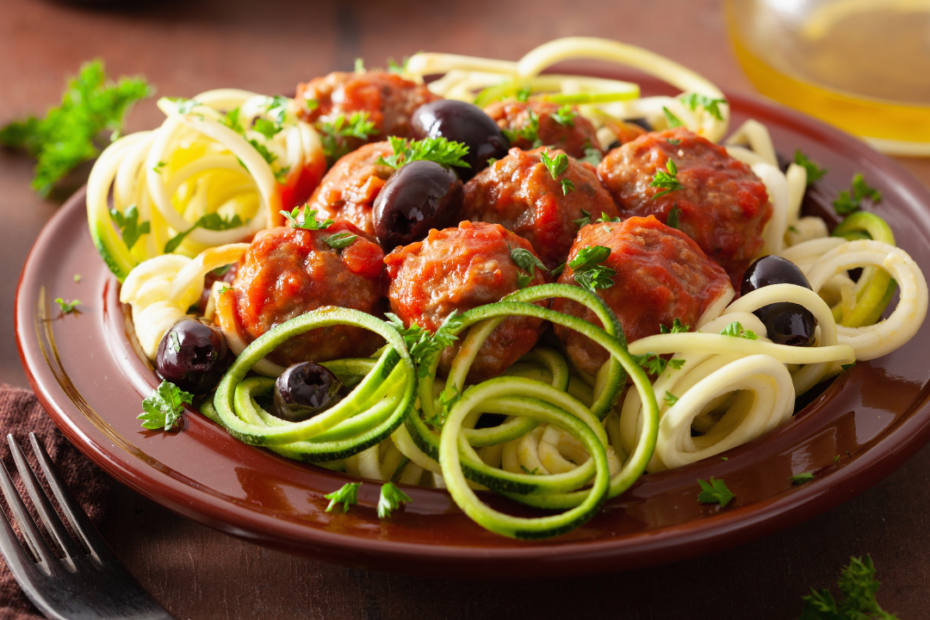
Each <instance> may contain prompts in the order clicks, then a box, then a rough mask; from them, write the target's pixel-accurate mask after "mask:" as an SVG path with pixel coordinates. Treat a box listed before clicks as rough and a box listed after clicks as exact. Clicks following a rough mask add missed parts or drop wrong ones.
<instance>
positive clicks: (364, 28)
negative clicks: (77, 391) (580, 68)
mask: <svg viewBox="0 0 930 620" xmlns="http://www.w3.org/2000/svg"><path fill="white" fill-rule="evenodd" d="M0 15H2V17H0V124H5V123H6V122H8V121H10V120H13V119H14V118H19V117H21V116H23V115H26V114H27V113H30V112H41V111H43V110H44V109H45V108H46V107H47V106H49V105H51V104H54V103H57V101H58V100H59V97H60V94H61V90H62V87H63V85H64V82H65V79H66V77H67V76H68V75H73V74H74V73H75V72H76V71H77V69H78V67H79V65H80V63H81V62H82V61H84V60H88V59H91V58H95V57H99V58H102V59H103V60H104V61H105V62H106V65H107V69H108V71H109V73H110V74H111V75H126V74H130V75H131V74H142V75H145V76H146V77H147V78H148V79H149V81H150V82H151V83H153V84H155V85H156V86H157V87H158V90H159V93H160V94H163V95H175V96H185V97H189V96H193V95H195V94H196V93H198V92H201V91H204V90H207V89H211V88H218V87H238V88H245V89H249V90H253V91H257V92H266V93H287V92H292V91H293V90H294V87H295V85H296V83H297V82H298V81H306V80H308V79H309V78H311V77H314V76H317V75H322V74H325V73H327V72H329V71H331V70H335V69H342V70H351V67H352V65H353V61H354V59H355V58H356V57H363V58H365V59H366V60H367V61H368V62H369V64H370V65H374V64H383V63H384V62H385V59H386V58H387V57H388V56H392V57H394V58H398V59H399V58H402V57H404V56H405V55H409V54H411V53H414V52H417V51H419V50H431V51H443V52H454V53H462V54H475V55H481V56H486V57H492V58H505V59H517V58H518V57H520V56H521V55H522V54H523V53H525V52H526V51H528V50H529V49H531V48H532V47H534V46H536V45H538V44H540V43H543V42H545V41H547V40H549V39H553V38H556V37H561V36H569V35H590V36H601V37H608V38H615V39H618V40H621V41H625V42H628V43H632V44H636V45H641V46H644V47H646V48H649V49H652V50H655V51H657V52H659V53H662V54H664V55H666V56H669V57H670V58H673V59H674V60H677V61H679V62H681V63H684V64H686V65H687V66H689V67H691V68H693V69H695V70H697V71H699V72H700V73H702V74H704V75H705V76H707V77H708V78H710V79H711V80H713V81H714V82H716V83H717V84H718V85H719V86H721V87H723V88H724V89H728V90H731V91H751V90H752V87H751V85H750V84H749V82H748V81H747V80H746V78H745V77H744V76H743V74H742V73H741V71H740V69H739V66H738V65H737V64H736V61H735V59H734V57H733V55H732V52H731V50H730V48H729V45H728V42H727V36H726V31H725V25H724V16H723V7H722V3H721V2H719V1H717V0H689V1H687V2H684V1H680V0H650V1H649V2H643V1H642V0H574V1H572V2H566V1H565V0H560V1H556V0H533V1H532V2H531V1H529V0H521V1H513V2H502V1H501V0H445V1H444V2H429V1H425V0H387V1H385V0H377V1H376V0H303V1H295V2H286V1H285V0H264V1H263V2H249V1H246V0H150V1H149V2H138V1H129V0H127V1H125V2H119V1H118V0H113V1H111V2H110V3H109V4H107V5H104V6H98V7H97V8H88V7H86V6H85V7H81V6H78V5H73V4H55V3H50V2H44V1H40V0H4V2H3V8H2V12H0ZM160 117H161V114H160V113H159V112H158V110H157V109H156V107H155V104H154V102H153V101H151V100H150V101H146V102H144V103H142V104H140V105H139V106H138V107H137V108H136V109H135V110H134V111H133V112H132V114H131V116H130V117H129V122H128V127H127V130H129V131H135V130H139V129H143V128H149V127H153V126H155V125H156V124H157V123H159V122H160V120H159V119H160ZM900 161H901V163H902V164H903V165H905V166H906V167H908V168H909V169H910V170H911V171H912V172H913V173H914V174H916V175H917V176H918V177H919V178H920V179H921V180H922V181H923V182H925V183H926V184H928V185H930V161H926V160H906V159H901V160H900ZM31 173H32V162H31V161H30V160H28V159H27V158H25V157H22V156H19V155H16V154H13V153H10V152H9V151H4V150H2V149H0V216H2V221H3V225H2V226H0V317H2V321H3V322H2V327H0V382H3V383H9V384H14V385H20V386H26V387H28V384H27V382H26V377H25V374H24V372H23V370H22V368H21V366H20V362H19V357H18V355H17V351H16V343H15V337H14V333H13V299H14V295H15V287H16V282H17V280H18V278H19V273H20V270H21V269H22V265H23V262H24V261H25V259H26V255H27V253H28V252H29V248H30V247H31V245H32V243H33V241H34V239H35V238H36V236H37V235H38V233H39V231H40V230H41V228H42V226H43V225H44V224H45V223H46V222H47V221H48V219H49V218H50V217H51V216H52V215H53V214H54V213H55V211H56V208H57V206H58V205H59V204H60V203H61V201H62V200H63V199H64V198H65V197H66V196H67V194H68V192H69V188H68V187H64V188H62V189H61V190H60V191H57V192H56V193H55V194H54V195H53V196H52V197H51V198H49V199H41V198H40V197H38V196H37V195H36V194H35V193H33V191H32V190H31V189H30V187H29V181H30V179H31ZM85 173H86V171H85ZM73 181H74V183H79V182H80V176H76V177H75V178H74V179H73ZM71 186H72V187H74V184H73V183H72V185H71ZM193 458H196V456H195V455H194V456H193ZM107 511H108V513H107V514H108V516H107V519H106V521H105V523H104V526H103V533H104V536H105V538H106V539H107V541H108V542H109V543H110V545H111V546H112V547H113V549H114V551H115V552H116V554H117V555H118V556H119V558H120V559H121V560H122V561H123V562H124V563H125V564H126V566H127V567H128V568H129V570H130V572H132V574H133V575H134V576H135V577H136V578H137V579H138V580H139V581H140V582H141V583H142V585H143V586H144V587H145V588H146V589H147V590H148V591H149V592H151V593H152V594H153V595H154V596H155V598H156V599H158V601H160V602H161V603H162V604H163V605H164V606H165V607H166V608H167V609H168V610H169V611H171V613H172V614H174V615H175V616H176V617H177V618H185V619H186V618H195V619H198V620H212V619H219V618H223V619H232V618H262V619H277V618H282V619H283V618H288V619H290V618H298V617H299V618H333V619H343V618H368V619H381V618H469V619H473V618H485V617H487V618H491V617H496V618H525V617H538V618H550V617H551V618H589V617H595V615H597V616H598V617H610V618H614V617H616V618H621V617H622V618H628V619H630V620H633V619H637V618H665V619H668V620H673V619H677V618H709V617H713V618H757V619H768V618H772V619H775V618H779V619H780V618H795V617H797V615H798V613H799V611H800V607H801V596H802V595H804V594H805V593H806V592H807V591H808V588H809V586H811V585H816V586H818V587H821V586H832V585H834V584H835V581H836V578H837V576H838V574H839V570H840V568H841V567H842V566H843V565H845V564H846V563H847V562H848V560H849V557H850V556H851V555H862V554H866V553H869V554H871V555H872V557H873V559H874V561H875V564H876V566H877V567H878V578H879V580H881V581H882V587H881V590H880V591H879V600H880V602H881V604H882V605H883V606H884V608H885V609H887V610H891V611H894V612H896V613H898V614H899V616H900V617H901V618H923V617H927V616H924V614H927V613H930V612H928V610H930V587H928V583H930V554H928V553H927V551H926V550H927V549H928V548H930V521H928V517H927V515H928V514H930V447H928V448H925V449H924V450H923V451H921V452H920V453H918V455H917V456H915V457H914V458H913V459H912V460H911V461H910V462H909V463H907V465H905V466H904V467H902V468H901V469H900V470H898V471H897V472H896V473H895V474H893V475H891V476H890V477H889V478H887V479H886V480H885V481H883V482H881V483H880V484H878V485H877V486H876V487H874V488H873V489H871V490H870V491H868V492H866V493H864V494H863V495H861V496H859V497H857V498H855V499H853V500H851V501H849V502H847V503H846V504H844V505H842V506H840V507H838V508H836V509H834V510H832V511H830V512H828V513H826V514H824V515H822V516H820V517H818V518H816V519H813V520H812V521H809V522H807V523H805V524H803V525H800V526H797V527H795V528H792V529H789V530H786V531H783V532H781V533H779V534H776V535H774V536H770V537H768V538H765V539H763V540H760V541H757V542H754V543H751V544H748V545H744V546H742V547H739V548H736V549H732V550H728V551H721V552H720V553H717V554H715V555H711V556H708V557H704V558H700V559H696V560H691V561H687V562H683V563H679V564H675V565H671V566H663V567H657V568H652V569H648V570H640V571H636V572H632V573H617V574H613V575H603V576H599V577H585V578H576V579H560V580H551V581H535V582H525V581H524V582H521V581H514V582H486V581H485V582H481V581H473V582H462V581H454V580H448V579H445V580H444V579H442V578H441V575H437V576H436V578H435V579H424V578H414V577H407V576H399V575H391V574H381V573H370V572H365V571H362V570H356V569H351V568H343V567H339V566H332V565H328V564H323V563H319V562H314V561H311V560H306V559H302V558H297V557H293V556H290V555H287V554H284V553H280V552H277V551H270V550H267V549H263V548H260V547H257V546H254V545H252V544H249V543H246V542H242V541H240V540H238V539H236V538H232V537H230V536H227V535H225V534H220V533H218V532H215V531H213V530H211V529H209V528H206V527H204V526H202V525H199V524H196V523H193V522H191V521H187V520H186V519H183V518H181V517H178V516H176V515H174V514H173V513H171V512H169V511H167V510H166V509H164V508H162V507H160V506H158V505H157V504H154V503H153V502H151V501H148V500H146V499H144V498H142V497H140V496H139V495H137V494H135V493H134V492H132V491H130V490H128V489H126V488H125V487H121V486H118V487H117V489H116V491H115V492H114V494H113V496H112V498H111V500H110V503H109V505H108V506H107ZM515 577H519V575H515Z"/></svg>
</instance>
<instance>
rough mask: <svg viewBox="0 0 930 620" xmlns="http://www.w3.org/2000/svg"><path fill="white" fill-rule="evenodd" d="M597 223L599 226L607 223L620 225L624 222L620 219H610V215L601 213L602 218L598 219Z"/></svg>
mask: <svg viewBox="0 0 930 620" xmlns="http://www.w3.org/2000/svg"><path fill="white" fill-rule="evenodd" d="M595 221H596V222H598V223H599V224H607V223H618V222H620V221H622V220H621V219H620V218H619V217H610V216H609V215H607V214H606V213H604V212H603V211H601V217H599V218H597V220H595Z"/></svg>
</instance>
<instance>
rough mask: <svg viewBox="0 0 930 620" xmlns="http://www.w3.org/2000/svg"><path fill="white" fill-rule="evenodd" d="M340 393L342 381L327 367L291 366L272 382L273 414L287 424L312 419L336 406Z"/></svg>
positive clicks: (301, 364)
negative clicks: (287, 421) (286, 421)
mask: <svg viewBox="0 0 930 620" xmlns="http://www.w3.org/2000/svg"><path fill="white" fill-rule="evenodd" d="M340 390H342V382H341V381H340V380H339V379H338V378H336V375H334V374H333V373H332V371H330V370H329V369H328V368H325V367H323V366H320V365H319V364H314V363H313V362H300V363H299V364H293V365H292V366H289V367H288V368H287V370H285V371H284V372H283V373H282V374H281V376H280V377H278V378H277V380H275V382H274V409H275V415H277V416H278V417H279V418H281V419H282V420H289V421H291V422H300V421H301V420H306V419H308V418H312V417H313V416H315V415H316V414H318V413H322V412H323V411H326V410H327V409H329V408H330V407H332V406H333V405H335V404H336V403H338V402H339V401H340V400H341V396H340V394H339V392H340Z"/></svg>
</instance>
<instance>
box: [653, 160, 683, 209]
mask: <svg viewBox="0 0 930 620" xmlns="http://www.w3.org/2000/svg"><path fill="white" fill-rule="evenodd" d="M665 170H667V171H668V172H666V171H665ZM665 170H658V171H656V175H655V176H654V177H653V178H652V181H650V182H649V187H660V188H662V191H661V192H658V193H657V194H656V195H655V196H653V197H652V200H655V199H656V198H659V197H660V196H664V195H666V194H670V193H672V192H674V191H677V190H679V189H682V188H683V187H684V185H682V184H681V183H679V182H678V178H677V176H676V175H677V174H678V166H676V165H675V162H674V161H673V160H672V159H671V158H669V160H668V162H667V163H666V164H665Z"/></svg>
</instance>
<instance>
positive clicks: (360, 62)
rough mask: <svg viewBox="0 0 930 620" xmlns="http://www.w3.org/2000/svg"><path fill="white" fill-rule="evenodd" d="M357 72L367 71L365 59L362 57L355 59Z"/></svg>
mask: <svg viewBox="0 0 930 620" xmlns="http://www.w3.org/2000/svg"><path fill="white" fill-rule="evenodd" d="M355 72H356V73H365V61H364V60H362V59H361V58H356V59H355Z"/></svg>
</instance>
